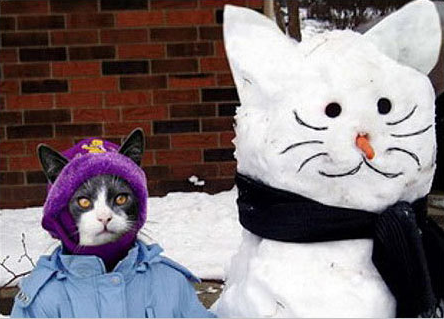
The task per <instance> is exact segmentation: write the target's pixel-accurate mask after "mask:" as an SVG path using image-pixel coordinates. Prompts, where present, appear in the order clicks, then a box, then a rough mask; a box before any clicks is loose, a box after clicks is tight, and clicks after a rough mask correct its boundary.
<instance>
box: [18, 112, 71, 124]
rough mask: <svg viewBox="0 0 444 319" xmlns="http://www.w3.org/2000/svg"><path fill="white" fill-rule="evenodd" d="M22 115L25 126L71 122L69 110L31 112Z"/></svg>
mask: <svg viewBox="0 0 444 319" xmlns="http://www.w3.org/2000/svg"><path fill="white" fill-rule="evenodd" d="M23 115H24V120H25V123H26V124H41V123H63V122H71V111H70V110H33V111H25V112H24V114H23Z"/></svg>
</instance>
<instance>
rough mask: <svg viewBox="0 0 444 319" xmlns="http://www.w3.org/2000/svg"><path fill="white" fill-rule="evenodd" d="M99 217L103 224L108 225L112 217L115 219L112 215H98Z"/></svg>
mask: <svg viewBox="0 0 444 319" xmlns="http://www.w3.org/2000/svg"><path fill="white" fill-rule="evenodd" d="M97 219H98V220H99V221H100V222H101V223H102V224H103V225H105V226H106V225H107V224H108V223H109V222H110V221H111V219H113V218H112V216H109V217H97Z"/></svg>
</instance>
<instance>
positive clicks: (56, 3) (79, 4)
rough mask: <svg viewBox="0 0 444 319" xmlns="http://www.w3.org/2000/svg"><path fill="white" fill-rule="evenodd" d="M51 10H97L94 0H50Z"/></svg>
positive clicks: (67, 11) (70, 11) (69, 11)
mask: <svg viewBox="0 0 444 319" xmlns="http://www.w3.org/2000/svg"><path fill="white" fill-rule="evenodd" d="M50 1H51V11H52V12H66V13H73V12H95V11H97V1H96V0H76V1H72V0H50Z"/></svg>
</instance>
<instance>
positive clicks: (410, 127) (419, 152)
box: [224, 0, 442, 211]
mask: <svg viewBox="0 0 444 319" xmlns="http://www.w3.org/2000/svg"><path fill="white" fill-rule="evenodd" d="M224 19H225V24H224V37H225V46H226V50H227V55H228V58H229V62H230V66H231V69H232V72H233V75H234V79H235V83H236V86H237V89H238V93H239V97H240V100H241V107H240V108H239V109H238V112H237V116H236V121H237V125H236V138H235V140H234V143H235V145H236V152H235V155H236V158H237V161H238V171H239V172H240V173H241V174H245V175H248V176H250V177H252V178H254V179H257V180H261V181H262V182H264V183H266V184H268V185H270V186H272V187H275V188H279V189H284V190H288V191H291V192H294V193H298V194H300V195H303V196H306V197H309V198H312V199H314V200H317V201H320V202H322V203H324V204H327V205H333V206H341V207H350V208H360V209H365V210H370V211H380V210H382V209H384V208H385V207H387V206H388V205H390V204H393V203H395V202H397V201H399V200H406V201H409V202H411V201H413V200H415V199H417V198H419V197H422V196H425V195H426V194H427V193H428V192H429V190H430V185H431V181H432V178H433V174H434V170H435V153H436V141H435V127H434V118H435V112H434V109H435V104H434V100H435V93H434V90H433V87H432V85H431V83H430V81H429V79H428V78H427V76H426V74H427V73H428V72H429V71H430V70H431V69H432V68H433V67H434V65H435V64H436V62H437V60H438V56H439V50H440V47H441V38H442V36H441V28H440V21H439V16H438V13H437V10H436V8H435V6H434V4H433V3H432V2H429V1H427V0H419V1H415V2H412V3H410V4H408V5H407V6H405V7H404V8H403V9H401V10H400V11H398V12H397V13H395V14H392V15H391V16H389V17H388V18H386V19H384V20H383V21H382V22H380V23H379V24H378V25H376V26H375V27H374V28H372V29H371V30H370V31H368V32H367V33H366V34H364V35H361V34H358V33H355V32H352V31H332V32H327V33H324V34H321V35H317V36H315V37H313V38H311V39H308V40H303V41H302V42H301V43H297V42H296V41H295V40H293V39H290V38H288V37H287V36H285V35H284V34H282V33H281V31H280V30H279V29H278V27H277V26H276V25H275V23H274V22H273V21H271V20H269V19H268V18H266V17H265V16H262V15H260V14H258V13H256V12H254V11H252V10H249V9H244V8H238V7H233V6H226V8H225V17H224Z"/></svg>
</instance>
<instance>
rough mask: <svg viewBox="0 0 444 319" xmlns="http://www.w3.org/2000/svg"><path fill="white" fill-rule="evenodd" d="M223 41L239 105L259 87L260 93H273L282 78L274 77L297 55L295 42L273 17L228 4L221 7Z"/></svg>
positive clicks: (246, 101)
mask: <svg viewBox="0 0 444 319" xmlns="http://www.w3.org/2000/svg"><path fill="white" fill-rule="evenodd" d="M224 42H225V49H226V52H227V56H228V61H229V63H230V67H231V71H232V74H233V77H234V81H235V83H236V87H237V91H238V93H239V97H240V100H241V102H242V104H247V103H248V102H250V103H251V102H252V101H251V100H252V99H253V100H254V99H255V97H254V95H255V94H254V92H257V91H256V90H257V89H258V86H260V87H261V89H262V90H261V92H262V94H261V95H262V96H263V95H264V93H265V94H266V93H268V94H273V93H276V92H277V90H279V86H278V83H280V82H282V81H274V80H273V78H274V79H278V78H279V77H280V76H281V75H282V74H284V73H285V71H287V72H288V67H289V65H288V64H289V63H290V62H291V60H292V59H295V58H296V57H295V55H296V54H297V50H296V48H297V42H296V41H295V40H292V39H290V38H288V37H287V36H286V35H284V34H283V33H282V31H281V30H280V29H279V28H278V26H277V25H276V23H274V22H273V21H272V20H270V19H269V18H267V17H266V16H264V15H262V14H260V13H257V12H255V11H254V10H251V9H246V8H241V7H236V6H231V5H226V6H225V10H224ZM283 61H284V62H283ZM256 98H257V97H256Z"/></svg>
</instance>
